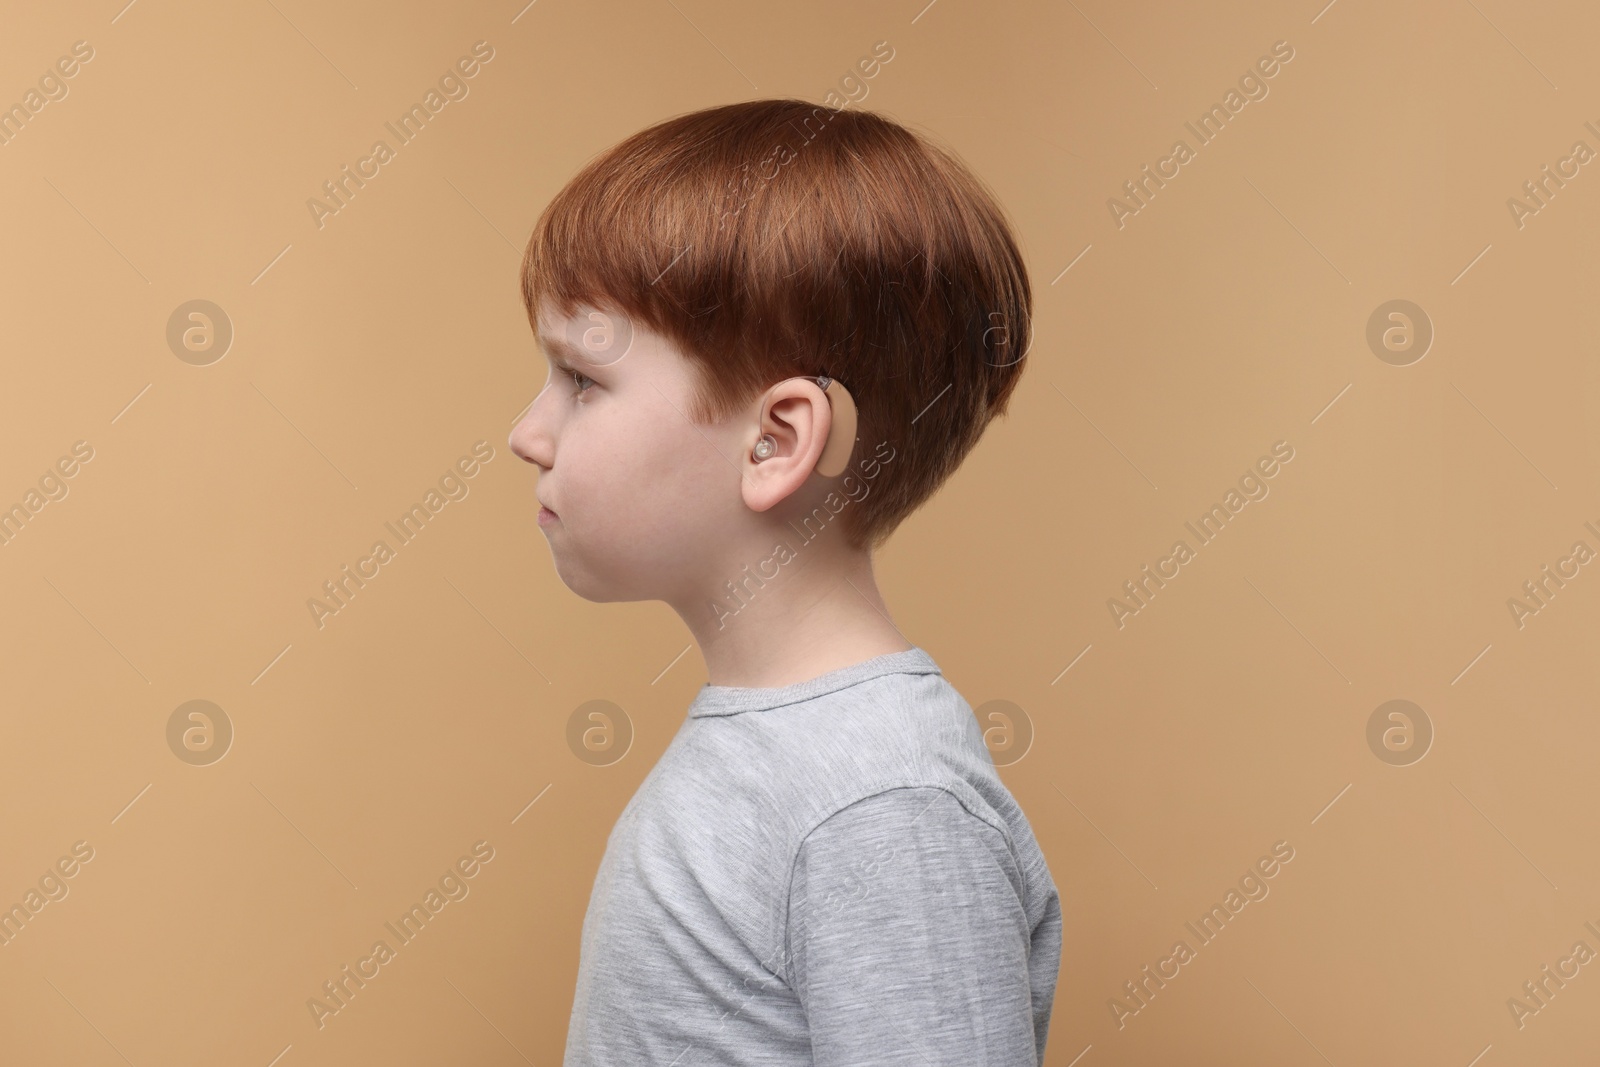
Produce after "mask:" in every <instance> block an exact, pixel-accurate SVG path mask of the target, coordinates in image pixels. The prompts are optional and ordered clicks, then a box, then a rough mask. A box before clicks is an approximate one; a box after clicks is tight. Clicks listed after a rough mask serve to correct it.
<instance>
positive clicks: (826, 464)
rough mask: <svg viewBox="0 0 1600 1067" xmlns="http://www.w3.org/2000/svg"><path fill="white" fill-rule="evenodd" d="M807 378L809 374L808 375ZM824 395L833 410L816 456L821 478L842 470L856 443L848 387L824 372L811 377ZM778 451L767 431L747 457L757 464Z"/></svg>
mask: <svg viewBox="0 0 1600 1067" xmlns="http://www.w3.org/2000/svg"><path fill="white" fill-rule="evenodd" d="M807 377H810V376H809V375H808V376H807ZM811 380H812V381H814V382H816V383H817V388H819V389H821V390H822V391H823V392H824V393H826V394H827V396H828V406H829V408H830V409H831V410H832V411H833V426H832V428H831V429H830V430H829V431H828V443H827V444H825V445H823V446H822V455H821V456H819V457H817V466H816V471H817V473H818V474H820V475H822V476H823V477H824V478H832V477H834V476H835V475H837V474H839V473H840V472H841V471H843V470H844V468H845V465H846V464H847V463H849V462H850V453H851V452H853V451H854V450H855V445H856V402H855V398H854V397H852V396H851V395H850V390H848V389H846V388H845V387H844V386H843V385H841V384H839V382H838V381H836V380H835V379H833V378H830V377H828V376H827V375H826V374H822V375H818V376H816V377H815V378H811ZM777 450H778V440H777V438H775V437H773V436H772V435H771V434H770V433H764V434H762V435H761V440H759V441H757V442H756V447H755V449H754V450H753V451H752V452H751V453H750V458H751V459H753V460H754V461H755V462H757V463H760V462H761V461H762V460H764V459H770V458H772V454H773V453H774V452H776V451H777Z"/></svg>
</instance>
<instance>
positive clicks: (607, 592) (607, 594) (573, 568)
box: [555, 555, 643, 604]
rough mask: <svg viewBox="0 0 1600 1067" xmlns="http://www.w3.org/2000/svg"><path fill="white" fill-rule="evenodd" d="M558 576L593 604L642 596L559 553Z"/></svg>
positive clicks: (556, 562)
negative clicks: (630, 593) (631, 592)
mask: <svg viewBox="0 0 1600 1067" xmlns="http://www.w3.org/2000/svg"><path fill="white" fill-rule="evenodd" d="M555 564H556V577H558V578H560V579H561V584H562V585H565V586H566V587H567V588H568V589H570V590H571V591H572V592H573V593H575V594H576V595H578V596H580V597H582V598H583V599H585V600H587V601H589V602H590V603H591V604H614V603H616V602H618V601H627V600H639V599H643V598H641V597H634V596H629V595H628V594H627V591H626V590H623V589H618V588H617V586H616V583H615V582H611V581H607V580H606V578H605V577H604V576H603V575H599V574H595V573H594V571H592V570H590V569H589V568H588V567H585V566H582V565H581V564H575V563H573V562H572V561H570V560H568V561H563V560H562V559H561V558H560V556H559V555H558V556H557V557H556V560H555Z"/></svg>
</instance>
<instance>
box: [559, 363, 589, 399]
mask: <svg viewBox="0 0 1600 1067" xmlns="http://www.w3.org/2000/svg"><path fill="white" fill-rule="evenodd" d="M556 370H558V371H560V372H561V373H562V374H565V375H566V376H567V377H568V378H569V379H571V381H572V385H573V390H572V391H573V392H574V393H576V394H577V395H579V396H582V395H583V394H584V393H586V392H588V391H589V386H591V385H594V384H595V381H594V379H593V378H591V377H589V376H588V375H586V374H580V373H579V372H578V371H577V370H575V369H574V368H572V367H569V366H567V365H566V364H564V363H558V364H556Z"/></svg>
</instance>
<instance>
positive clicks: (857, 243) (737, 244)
mask: <svg viewBox="0 0 1600 1067" xmlns="http://www.w3.org/2000/svg"><path fill="white" fill-rule="evenodd" d="M522 298H523V303H524V305H525V306H526V308H527V311H528V319H529V322H530V324H532V325H533V327H534V329H535V331H537V329H538V309H539V308H540V307H542V306H544V305H546V304H547V303H548V305H549V306H550V307H551V308H552V309H555V310H558V311H559V313H560V314H561V315H563V316H572V315H575V314H578V313H579V311H580V308H593V309H597V310H600V311H601V312H602V313H621V314H622V315H624V316H626V318H627V319H628V321H629V322H631V323H633V324H637V325H639V326H643V327H646V328H648V329H650V330H651V331H653V332H655V333H657V334H658V335H660V336H662V337H664V338H666V339H667V340H669V341H671V342H672V343H673V344H674V345H676V346H677V348H678V349H679V350H680V351H681V352H682V353H683V354H684V356H685V357H686V358H687V359H689V360H690V361H691V363H692V364H694V365H695V367H696V389H695V393H694V397H693V401H692V404H691V409H690V411H689V412H688V413H687V414H688V415H689V418H690V419H692V420H693V421H695V422H696V423H698V424H701V425H708V424H711V423H716V422H721V421H723V420H724V419H726V418H728V417H730V416H731V415H733V414H734V413H735V412H737V411H738V410H740V409H741V408H743V407H744V406H746V405H747V404H749V403H750V402H751V401H753V400H754V399H755V398H756V397H757V396H758V395H760V393H761V392H762V391H763V390H765V389H767V388H770V387H771V386H772V385H774V384H776V383H777V382H779V381H781V380H783V379H784V378H788V377H792V376H795V375H820V374H826V375H829V376H830V377H833V378H836V379H838V380H839V382H841V383H842V384H843V385H844V386H845V387H846V388H847V389H848V390H849V391H850V393H851V395H852V397H853V398H854V400H855V404H856V409H857V413H858V418H859V424H858V427H857V433H858V435H859V436H858V439H857V442H856V447H855V453H854V457H853V458H857V459H858V458H859V457H861V456H862V455H864V454H865V453H867V452H869V451H870V450H871V449H872V447H873V445H874V443H876V442H879V441H887V442H889V444H890V445H891V446H892V447H893V448H894V450H895V451H894V455H895V461H894V463H893V464H891V465H890V466H889V467H888V468H886V469H885V474H886V476H885V477H883V478H881V479H880V484H879V485H878V486H875V487H874V491H873V492H872V493H871V494H870V496H868V497H866V498H865V499H864V500H862V501H861V503H860V505H859V506H852V507H850V508H847V509H845V512H844V514H843V515H842V516H841V518H842V519H843V523H844V527H843V528H844V530H845V536H846V537H847V540H848V542H849V544H850V545H851V547H854V548H857V549H860V548H863V547H869V546H870V547H872V548H876V547H877V546H878V545H879V544H881V543H882V542H883V540H885V539H886V538H887V537H888V535H889V534H890V532H892V531H893V530H894V528H895V527H896V526H897V525H899V523H900V521H901V520H902V519H904V518H905V517H906V516H907V515H909V514H910V513H911V512H913V511H915V510H916V509H917V508H918V507H920V506H921V505H922V503H923V502H924V501H926V500H927V499H928V498H929V497H930V496H932V495H933V493H934V491H935V490H937V489H938V487H939V486H940V485H941V484H942V483H943V482H944V480H945V479H946V478H948V477H949V476H950V474H951V473H952V472H954V470H955V469H956V467H957V466H959V465H960V463H961V461H962V460H963V459H964V458H965V457H966V455H967V453H968V452H970V451H971V450H972V448H973V446H974V445H976V444H977V441H978V438H979V437H980V436H981V435H982V433H983V431H984V429H985V427H986V426H987V425H988V423H989V420H990V419H992V418H994V417H995V416H996V415H1002V414H1004V413H1005V409H1006V405H1007V402H1008V400H1009V398H1010V396H1011V392H1012V390H1013V389H1014V388H1015V387H1016V384H1017V380H1018V378H1019V377H1020V375H1021V373H1022V366H1023V359H1024V357H1025V356H1026V354H1027V352H1028V349H1029V346H1030V343H1031V340H1032V329H1031V312H1032V292H1031V289H1030V287H1029V282H1028V276H1027V271H1026V268H1025V266H1024V263H1023V260H1022V255H1021V253H1020V252H1019V251H1018V248H1017V243H1016V241H1015V239H1014V238H1013V236H1012V231H1011V227H1010V226H1009V224H1008V222H1007V219H1006V216H1005V213H1004V212H1003V210H1002V209H1001V207H1000V206H999V204H998V202H997V200H996V199H995V197H994V196H993V194H992V193H991V192H990V191H989V190H988V188H987V187H986V186H985V185H984V184H983V182H982V181H981V180H980V179H978V178H977V177H976V176H975V175H974V174H973V173H972V172H971V171H970V170H969V169H968V168H967V167H966V166H965V165H964V164H963V163H962V162H961V161H960V160H959V159H958V158H957V157H956V156H955V154H954V153H953V152H951V151H949V150H948V149H945V148H943V147H941V146H939V145H937V144H934V143H933V142H931V141H930V140H929V139H928V138H927V137H925V136H923V135H920V134H917V133H913V132H912V131H911V130H909V129H907V128H906V127H904V126H902V125H900V124H898V123H896V122H894V121H892V120H890V119H888V118H885V117H883V116H882V115H879V114H875V113H873V112H869V111H861V110H850V109H848V108H843V109H837V110H836V109H832V108H827V107H820V106H817V105H814V104H812V103H810V102H808V101H805V100H798V99H775V100H754V101H746V102H743V103H736V104H727V105H723V106H719V107H713V108H708V109H705V110H702V111H696V112H692V113H689V114H685V115H680V116H677V117H674V118H671V119H668V120H666V121H663V122H660V123H658V124H656V125H653V126H650V127H648V128H647V129H644V130H641V131H639V132H638V133H635V134H633V135H632V136H630V137H628V138H626V139H625V140H623V141H621V142H620V143H618V144H616V145H614V146H613V147H611V148H609V149H607V150H605V151H604V152H602V153H600V154H599V155H598V156H596V157H595V158H593V159H592V160H591V161H590V162H589V163H588V164H586V165H585V166H584V167H583V169H582V170H581V171H579V173H578V174H577V175H575V176H574V177H573V178H572V179H571V181H569V182H568V183H567V185H566V186H565V187H563V188H562V189H561V191H560V192H559V193H558V194H557V195H556V197H555V198H554V199H553V200H552V201H551V202H550V203H549V204H548V205H547V206H546V208H545V210H544V212H543V213H542V214H541V215H540V218H539V220H538V222H537V223H536V224H535V226H534V230H533V234H532V236H531V237H530V238H529V241H528V246H527V249H526V251H525V253H524V255H523V260H522ZM850 476H851V473H850V468H848V467H847V468H846V471H845V473H844V475H843V477H846V478H848V477H850Z"/></svg>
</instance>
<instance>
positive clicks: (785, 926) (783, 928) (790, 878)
mask: <svg viewBox="0 0 1600 1067" xmlns="http://www.w3.org/2000/svg"><path fill="white" fill-rule="evenodd" d="M901 789H933V790H937V791H938V792H941V793H944V794H947V795H948V796H950V797H951V798H952V799H953V800H954V801H955V802H956V803H957V804H959V805H960V806H961V810H962V811H964V812H966V813H967V814H968V815H970V816H972V817H973V818H974V819H976V820H978V822H980V823H982V824H983V825H984V826H985V827H987V828H988V829H990V830H993V831H995V832H996V833H998V834H999V835H1000V838H1001V840H1003V841H1004V842H1005V845H1006V851H1007V852H1009V853H1010V854H1011V858H1012V860H1013V861H1014V862H1015V863H1016V866H1017V871H1018V873H1019V875H1020V876H1021V878H1022V899H1023V900H1024V901H1026V900H1027V899H1028V896H1027V894H1028V889H1029V885H1028V865H1027V864H1025V863H1023V862H1022V857H1021V856H1019V855H1017V848H1016V843H1015V842H1014V841H1012V839H1011V831H1010V830H1009V828H1007V827H1006V826H1004V825H1000V826H996V825H995V824H994V823H992V822H990V821H989V820H988V819H986V818H984V817H983V816H982V815H979V814H978V813H977V812H975V811H973V810H972V809H971V808H970V807H968V806H967V803H966V801H964V800H962V799H961V797H960V795H959V794H957V793H956V791H955V790H953V789H951V788H950V787H949V786H947V785H943V784H940V783H937V782H902V783H899V784H896V785H888V786H884V787H883V788H881V789H878V790H875V791H874V792H871V793H867V794H865V795H863V796H859V797H856V798H855V799H854V800H851V801H849V802H847V803H845V804H841V805H839V806H838V807H836V808H834V809H833V810H832V811H830V812H829V813H828V814H826V815H824V816H823V817H822V818H820V819H818V820H817V821H816V822H815V823H813V824H812V826H811V828H810V829H808V830H807V831H806V832H805V833H803V834H801V835H800V837H799V840H798V841H797V842H796V843H795V847H794V852H793V853H792V854H791V855H790V857H789V864H788V871H787V874H786V876H785V878H784V892H783V916H782V922H781V923H780V925H779V932H780V934H781V935H782V937H783V946H784V952H783V971H782V974H781V975H780V977H782V978H783V980H784V981H785V982H792V980H793V978H792V972H791V970H790V967H789V963H790V959H791V955H790V946H789V915H790V908H791V905H792V904H793V900H794V869H795V866H796V864H798V863H799V861H800V851H801V850H802V849H804V848H805V846H806V842H807V841H809V840H810V839H811V835H812V834H814V833H815V832H816V831H817V830H818V829H819V828H820V827H822V825H823V824H824V823H826V822H827V821H828V820H830V819H832V818H833V817H834V816H835V815H838V814H839V813H841V812H844V811H848V810H849V809H850V808H853V807H855V806H856V805H857V804H860V803H861V802H863V801H867V800H873V799H876V798H877V797H881V796H883V795H884V794H886V793H892V792H895V791H897V790H901Z"/></svg>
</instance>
